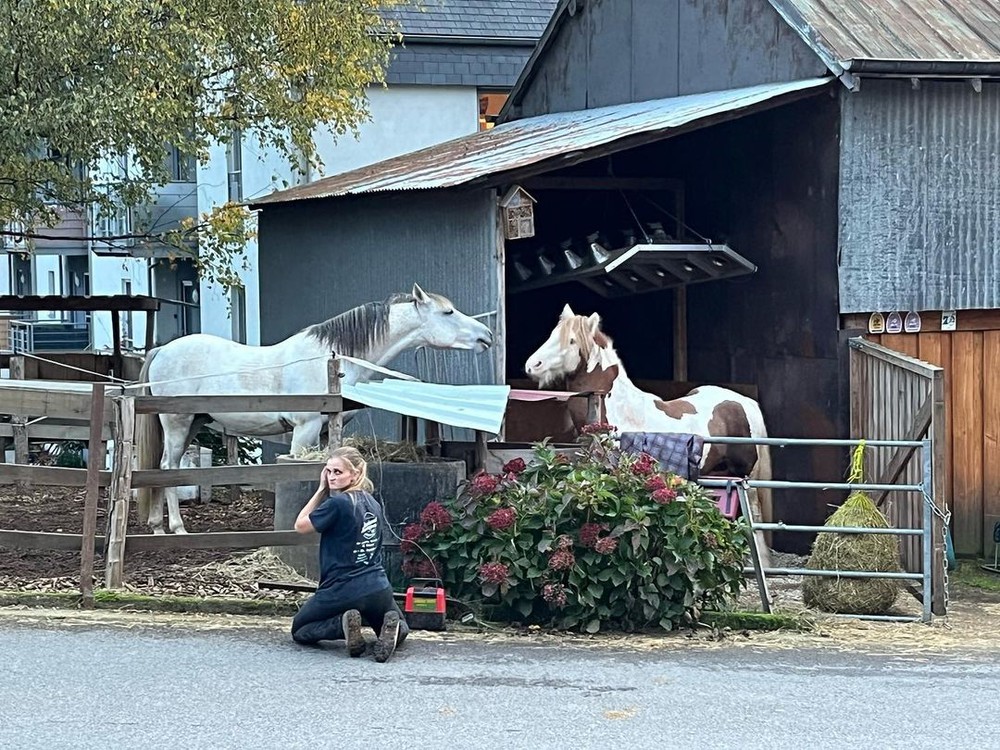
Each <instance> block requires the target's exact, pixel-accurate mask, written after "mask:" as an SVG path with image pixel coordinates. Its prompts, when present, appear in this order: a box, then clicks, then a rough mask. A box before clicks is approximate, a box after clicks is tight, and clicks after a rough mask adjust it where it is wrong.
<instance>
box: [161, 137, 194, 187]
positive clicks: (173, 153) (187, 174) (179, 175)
mask: <svg viewBox="0 0 1000 750" xmlns="http://www.w3.org/2000/svg"><path fill="white" fill-rule="evenodd" d="M163 166H164V168H165V169H166V171H167V174H168V175H169V179H170V181H171V182H194V181H195V170H196V168H197V162H196V161H195V158H194V156H192V155H190V154H183V153H181V152H180V150H179V149H178V148H177V146H168V147H167V158H166V160H165V161H164V163H163Z"/></svg>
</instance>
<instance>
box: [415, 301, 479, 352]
mask: <svg viewBox="0 0 1000 750" xmlns="http://www.w3.org/2000/svg"><path fill="white" fill-rule="evenodd" d="M413 296H414V298H415V300H416V301H415V302H414V306H415V308H416V310H417V314H418V315H419V316H420V321H421V324H422V325H421V327H420V335H421V338H422V339H423V340H424V343H425V345H426V346H430V347H433V348H435V349H472V350H474V351H476V352H484V351H486V350H487V349H489V348H490V347H491V346H492V345H493V331H491V330H490V328H489V326H486V325H484V324H483V323H480V322H479V321H478V320H476V319H475V318H472V317H470V316H468V315H466V314H465V313H463V312H461V311H460V310H458V309H456V308H455V305H454V304H452V302H451V300H449V299H447V298H446V297H442V296H440V295H437V294H427V292H425V291H424V290H423V289H421V288H420V287H419V286H418V285H417V284H414V285H413Z"/></svg>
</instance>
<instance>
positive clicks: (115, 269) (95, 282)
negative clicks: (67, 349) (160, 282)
mask: <svg viewBox="0 0 1000 750" xmlns="http://www.w3.org/2000/svg"><path fill="white" fill-rule="evenodd" d="M146 264H147V261H146V259H145V258H124V257H109V256H98V255H94V254H93V253H91V254H90V293H91V294H95V295H97V294H121V293H122V280H123V279H129V280H130V281H131V282H132V294H149V293H150V290H149V271H148V268H147V265H146ZM127 314H128V313H121V325H122V328H123V330H124V327H125V316H126V315H127ZM91 320H92V323H91V327H92V333H91V338H92V340H93V344H94V349H95V350H97V351H100V350H102V349H103V350H112V349H114V337H113V336H112V330H111V313H109V312H95V313H94V314H93V317H92V319H91ZM132 341H133V342H134V344H135V345H136V346H138V347H141V346H142V345H143V344H144V342H145V341H146V314H145V313H142V312H135V313H132Z"/></svg>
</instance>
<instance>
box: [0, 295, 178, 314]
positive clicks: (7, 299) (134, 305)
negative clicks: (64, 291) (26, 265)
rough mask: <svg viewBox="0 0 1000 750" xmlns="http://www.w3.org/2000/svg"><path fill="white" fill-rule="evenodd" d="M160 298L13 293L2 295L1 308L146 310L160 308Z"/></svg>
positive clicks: (31, 310) (30, 310) (34, 309)
mask: <svg viewBox="0 0 1000 750" xmlns="http://www.w3.org/2000/svg"><path fill="white" fill-rule="evenodd" d="M159 309H160V300H159V299H157V298H156V297H132V296H129V295H127V294H108V295H97V296H90V297H84V296H73V297H62V296H58V295H54V294H52V295H41V294H30V295H24V296H23V297H19V296H17V295H13V294H3V295H0V310H12V311H13V310H17V311H28V312H37V311H39V310H51V311H55V312H69V311H87V312H101V311H115V310H118V311H127V310H132V311H145V310H159Z"/></svg>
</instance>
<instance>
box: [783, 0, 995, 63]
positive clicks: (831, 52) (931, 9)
mask: <svg viewBox="0 0 1000 750" xmlns="http://www.w3.org/2000/svg"><path fill="white" fill-rule="evenodd" d="M770 2H771V5H773V6H774V8H775V9H776V10H777V11H778V12H779V13H780V14H781V15H782V17H783V18H785V20H786V21H788V22H789V23H790V24H791V25H792V26H793V27H794V28H795V29H796V31H798V32H799V34H801V35H802V37H803V39H805V41H806V42H807V43H808V44H810V46H812V47H813V49H815V50H816V52H817V53H818V54H819V55H820V57H822V58H824V61H826V62H827V64H830V62H831V61H830V60H829V59H827V58H828V57H832V58H833V60H834V61H836V62H837V63H842V62H845V61H848V60H907V61H980V62H987V61H1000V0H770Z"/></svg>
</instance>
